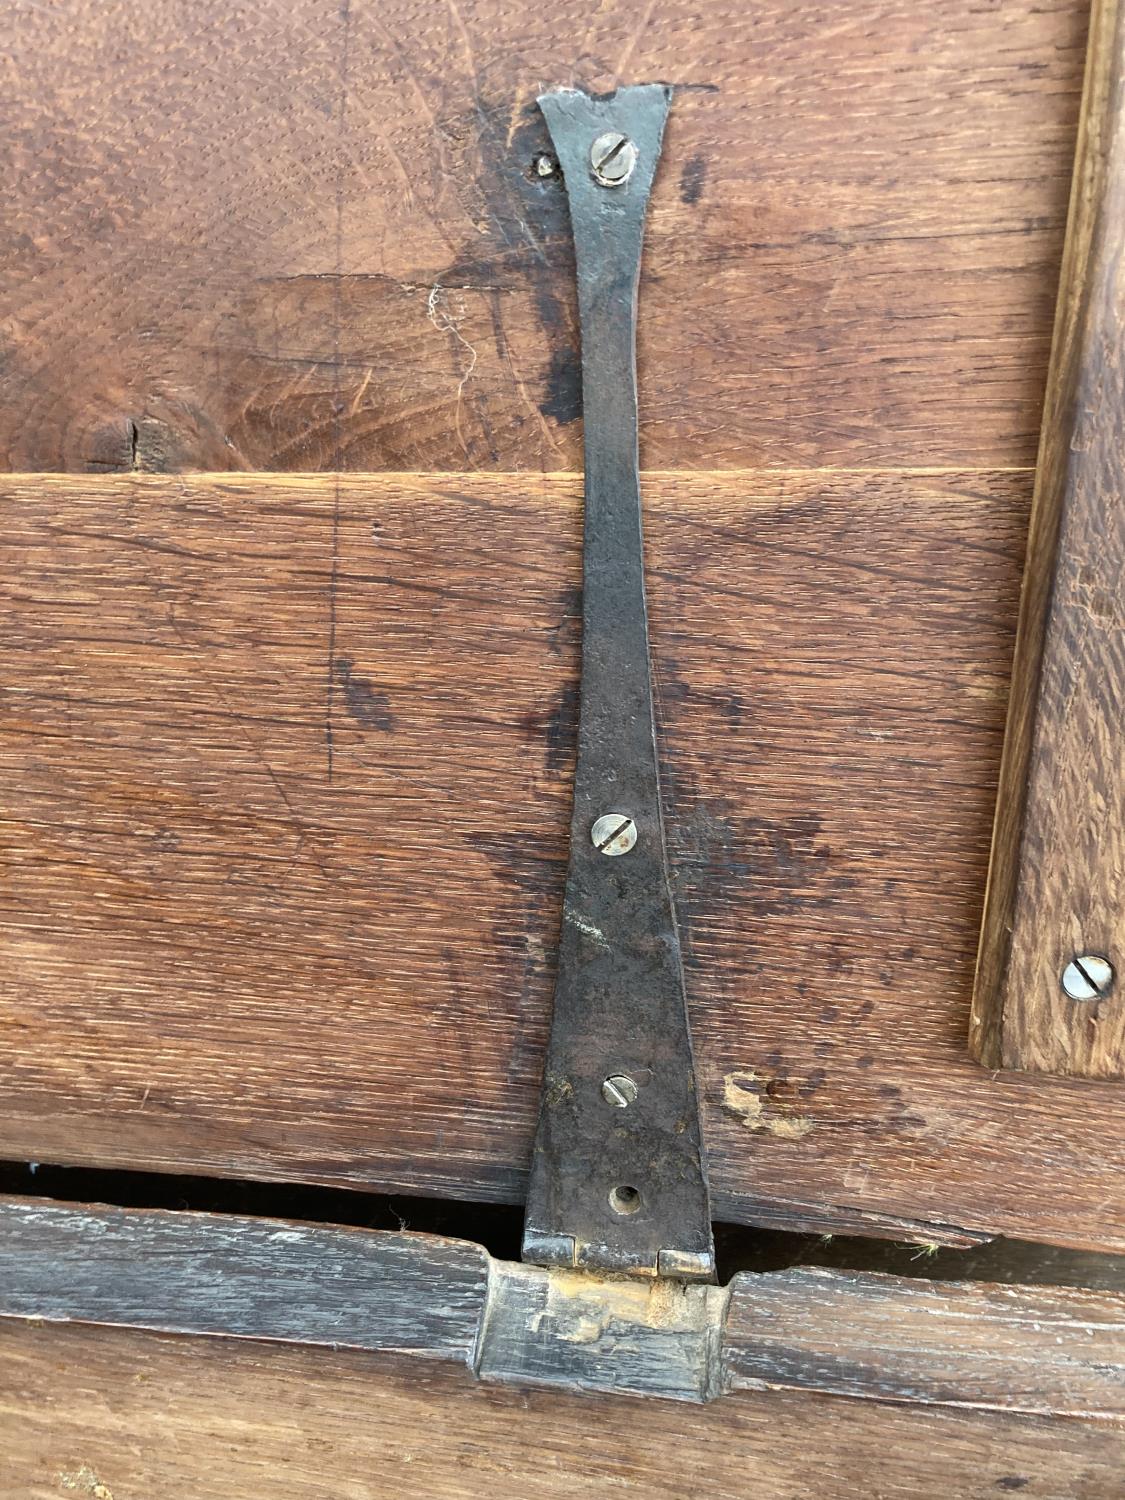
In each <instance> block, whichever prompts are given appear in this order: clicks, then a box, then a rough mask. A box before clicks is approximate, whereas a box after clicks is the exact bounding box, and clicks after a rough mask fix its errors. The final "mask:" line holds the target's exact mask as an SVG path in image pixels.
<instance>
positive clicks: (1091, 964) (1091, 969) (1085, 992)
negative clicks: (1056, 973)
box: [1062, 953, 1113, 1000]
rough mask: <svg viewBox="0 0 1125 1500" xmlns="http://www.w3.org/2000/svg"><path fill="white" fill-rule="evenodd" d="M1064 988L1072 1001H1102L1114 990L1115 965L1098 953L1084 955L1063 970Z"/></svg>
mask: <svg viewBox="0 0 1125 1500" xmlns="http://www.w3.org/2000/svg"><path fill="white" fill-rule="evenodd" d="M1062 987H1063V991H1064V992H1065V994H1066V995H1067V996H1068V997H1069V998H1070V999H1071V1000H1101V999H1103V998H1104V997H1105V996H1106V995H1108V994H1109V992H1110V990H1111V989H1112V988H1113V965H1112V964H1111V963H1110V961H1109V959H1108V958H1100V957H1099V956H1098V955H1097V954H1096V953H1082V954H1080V955H1079V956H1078V957H1077V958H1074V959H1071V961H1070V963H1068V964H1067V966H1066V968H1065V969H1064V970H1063V974H1062Z"/></svg>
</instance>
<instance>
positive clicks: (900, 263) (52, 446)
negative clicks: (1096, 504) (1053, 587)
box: [0, 0, 1087, 472]
mask: <svg viewBox="0 0 1125 1500" xmlns="http://www.w3.org/2000/svg"><path fill="white" fill-rule="evenodd" d="M1086 12H1087V5H1086V4H1085V3H1084V0H1041V3H1038V4H1035V5H1011V4H1007V5H1005V4H995V3H986V4H982V3H980V0H931V3H929V4H926V5H921V6H920V5H918V4H916V3H915V0H849V3H848V4H847V5H846V6H836V7H833V6H829V5H824V4H818V5H793V4H792V3H791V0H763V3H760V4H755V5H753V6H747V5H745V4H743V3H741V0H708V4H706V5H704V6H700V5H697V4H693V3H691V0H654V3H650V4H648V5H646V6H644V7H640V8H638V7H636V6H628V5H620V4H613V5H598V6H591V5H589V4H587V3H584V0H581V3H580V0H556V3H555V4H552V5H550V6H546V7H539V8H536V7H529V6H528V5H527V4H526V3H524V0H459V3H457V4H452V3H451V4H449V5H448V6H444V5H435V4H419V3H418V0H383V3H380V4H379V5H359V4H354V3H349V0H343V3H342V4H341V3H340V0H248V3H243V4H240V5H238V6H237V7H222V6H215V5H207V6H200V5H199V4H196V3H193V0H121V3H118V4H115V5H110V6H107V5H105V4H104V3H101V0H69V3H68V4H67V5H66V6H65V7H60V6H54V5H49V4H26V5H19V6H16V7H13V8H11V9H10V11H9V14H8V15H7V16H6V17H5V18H4V19H3V21H2V22H0V26H2V28H3V31H2V37H0V39H2V43H3V54H4V56H5V57H7V58H8V59H9V64H8V68H7V72H6V80H5V81H6V94H7V98H8V110H7V117H8V118H7V129H6V130H5V134H4V151H5V173H4V180H5V182H6V184H7V186H8V194H9V196H8V202H7V204H6V213H5V216H4V226H3V229H2V231H0V236H2V237H0V267H2V268H3V270H2V273H0V316H2V318H3V324H2V330H3V353H4V360H3V370H2V372H0V460H2V461H3V463H4V464H5V465H6V466H7V467H9V468H11V469H15V470H26V469H41V470H51V469H56V470H62V469H66V470H77V471H80V472H81V471H87V470H92V471H97V470H104V469H128V468H131V467H133V466H138V467H141V468H144V469H158V470H169V469H173V470H174V469H185V468H186V469H229V468H234V469H238V468H242V469H263V468H264V469H283V470H302V469H303V470H313V469H329V468H332V469H337V470H338V469H353V470H363V469H393V470H403V469H450V470H465V469H492V470H513V469H573V468H575V467H577V465H578V462H579V451H580V449H579V440H580V423H579V422H578V420H577V418H578V366H577V352H576V339H577V318H576V311H575V305H574V291H573V280H574V277H573V263H572V259H571V251H570V244H569V232H568V227H567V221H566V212H565V206H564V202H563V194H562V190H561V185H560V183H559V182H558V181H557V180H556V179H551V178H546V179H543V178H540V177H538V176H537V175H536V173H535V171H534V170H533V167H532V163H533V161H534V159H535V158H536V156H537V154H538V153H539V152H540V151H542V150H545V149H546V148H547V146H548V140H547V135H546V131H545V129H544V126H543V123H542V121H541V119H540V117H539V114H538V111H537V109H536V106H535V102H534V101H535V95H536V92H537V91H538V90H539V89H541V88H543V87H549V86H552V85H559V84H567V83H572V82H574V83H579V84H582V85H584V86H586V87H590V88H594V89H604V88H612V87H614V86H616V84H617V83H618V82H643V81H651V80H665V81H669V82H671V83H673V84H675V85H676V86H677V94H676V101H675V105H674V108H673V112H672V119H671V123H670V126H669V130H668V136H667V145H666V153H665V158H664V160H663V162H662V165H661V168H660V175H659V178H658V180H657V185H656V193H655V198H654V201H653V207H652V214H651V225H650V234H649V241H648V252H647V265H646V274H645V282H644V288H643V292H642V314H641V377H642V379H641V383H642V445H643V451H644V454H645V460H646V463H647V464H648V465H649V466H650V467H661V468H680V467H685V468H693V469H704V470H706V469H712V468H726V467H732V468H741V467H748V466H755V465H763V464H770V465H780V466H791V465H808V466H815V465H822V464H828V465H845V464H853V465H854V464H868V465H879V464H882V465H892V464H895V465H897V464H901V463H913V464H953V465H965V466H986V467H993V466H1004V465H1010V464H1023V463H1030V462H1031V461H1032V460H1033V456H1034V449H1035V438H1036V432H1037V428H1038V417H1039V407H1040V402H1041V399H1042V390H1043V381H1044V375H1045V370H1046V362H1047V353H1048V345H1049V340H1050V329H1051V313H1052V307H1053V304H1054V296H1055V286H1056V281H1057V275H1058V262H1059V256H1060V250H1061V240H1062V228H1063V219H1064V216H1065V211H1066V201H1067V189H1068V183H1069V179H1070V168H1071V161H1072V157H1073V147H1074V132H1075V120H1076V115H1077V108H1078V98H1079V92H1080V86H1081V70H1082V53H1083V41H1084V29H1085V24H1086Z"/></svg>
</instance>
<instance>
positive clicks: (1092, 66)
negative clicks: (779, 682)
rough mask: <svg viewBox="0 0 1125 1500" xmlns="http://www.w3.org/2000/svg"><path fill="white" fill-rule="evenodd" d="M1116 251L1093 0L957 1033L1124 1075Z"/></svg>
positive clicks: (1118, 190) (1120, 223)
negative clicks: (989, 842) (993, 801)
mask: <svg viewBox="0 0 1125 1500" xmlns="http://www.w3.org/2000/svg"><path fill="white" fill-rule="evenodd" d="M1123 265H1125V10H1123V8H1122V6H1121V5H1120V4H1119V3H1117V0H1101V3H1099V4H1097V5H1095V7H1094V25H1093V30H1092V35H1091V48H1090V63H1089V73H1088V79H1087V87H1086V97H1085V101H1084V109H1083V122H1082V132H1081V138H1080V151H1079V157H1078V163H1077V166H1076V171H1075V185H1074V196H1073V201H1072V205H1071V223H1070V231H1069V241H1068V249H1067V258H1066V264H1065V267H1064V277H1063V286H1062V291H1061V295H1060V302H1059V314H1058V320H1057V326H1056V334H1055V353H1054V360H1053V364H1052V370H1051V383H1050V389H1049V395H1048V402H1047V408H1046V412H1045V416H1044V425H1043V440H1042V446H1041V449H1040V459H1039V472H1038V477H1037V483H1036V495H1035V504H1034V508H1033V512H1032V524H1031V535H1030V541H1029V547H1028V561H1027V572H1026V576H1025V579H1024V589H1023V600H1022V606H1021V616H1020V630H1019V638H1018V644H1017V650H1016V660H1015V665H1014V669H1013V686H1012V700H1011V708H1010V716H1009V726H1008V738H1007V742H1006V745H1005V753H1004V764H1003V769H1002V773H1001V782H1000V795H999V806H998V812H997V821H996V830H995V836H994V841H993V854H992V869H991V875H990V880H989V894H988V901H987V906H986V911H985V917H984V925H983V930H982V937H981V949H980V958H979V964H978V973H977V988H976V996H975V1002H974V1010H973V1022H972V1033H971V1035H972V1044H973V1047H974V1050H975V1052H976V1054H977V1056H978V1057H979V1058H980V1059H981V1061H982V1062H984V1063H986V1064H987V1065H988V1066H989V1067H1004V1068H1018V1069H1027V1070H1029V1071H1033V1072H1048V1073H1074V1074H1080V1075H1086V1076H1090V1077H1102V1078H1121V1077H1125V987H1123V983H1122V981H1123V980H1125V628H1123V627H1125V584H1123V581H1122V580H1123V579H1125V447H1123V444H1125V373H1123V365H1122V358H1123V356H1122V345H1123V341H1125V271H1123ZM1075 960H1077V964H1076V966H1075V968H1072V969H1070V979H1069V980H1067V981H1066V982H1065V983H1064V976H1065V975H1066V972H1067V969H1068V965H1071V964H1072V962H1073V961H1075ZM1107 964H1108V969H1105V968H1103V967H1102V966H1104V965H1107ZM1087 976H1090V978H1091V979H1092V981H1093V982H1090V980H1089V979H1088V977H1087ZM1114 976H1116V981H1115V978H1114ZM1067 985H1069V992H1068V988H1067ZM1076 987H1077V988H1076Z"/></svg>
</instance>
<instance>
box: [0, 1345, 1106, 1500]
mask: <svg viewBox="0 0 1125 1500" xmlns="http://www.w3.org/2000/svg"><path fill="white" fill-rule="evenodd" d="M1123 1461H1125V1437H1123V1434H1122V1433H1121V1431H1120V1430H1119V1429H1113V1428H1106V1427H1102V1426H1100V1425H1099V1424H1094V1423H1087V1422H1080V1421H1073V1420H1054V1421H1052V1420H1050V1419H1047V1418H1042V1417H1021V1416H1012V1415H999V1414H994V1413H983V1412H955V1411H940V1410H939V1411H926V1412H920V1411H917V1410H913V1411H911V1410H904V1409H902V1408H900V1407H896V1406H891V1405H884V1404H881V1403H876V1402H852V1401H846V1400H842V1399H841V1398H839V1397H832V1396H817V1395H810V1394H806V1393H803V1392H785V1393H782V1392H761V1393H754V1392H742V1393H740V1394H739V1395H737V1396H732V1397H730V1398H729V1399H724V1400H723V1401H720V1402H718V1403H716V1404H715V1405H713V1406H703V1407H696V1406H682V1405H679V1404H677V1403H674V1402H668V1401H637V1400H635V1399H631V1398H629V1397H610V1396H590V1395H567V1394H564V1393H561V1392H557V1391H526V1390H523V1391H511V1390H505V1389H503V1388H500V1387H488V1386H479V1385H476V1384H474V1383H473V1381H472V1379H471V1377H470V1376H469V1375H468V1373H467V1372H465V1371H458V1370H453V1369H445V1368H441V1367H430V1368H427V1369H425V1370H424V1371H421V1372H420V1371H419V1368H418V1366H417V1364H416V1363H412V1364H410V1365H409V1366H405V1365H403V1366H400V1367H398V1368H396V1367H395V1366H394V1365H393V1364H392V1365H388V1364H387V1362H386V1360H385V1359H384V1358H379V1357H375V1356H371V1355H367V1354H360V1353H356V1352H354V1351H353V1352H346V1351H340V1352H338V1353H332V1352H330V1351H328V1350H324V1349H296V1348H293V1349H286V1348H269V1347H266V1346H261V1345H253V1344H238V1343H235V1342H225V1341H218V1340H202V1339H182V1338H181V1339H177V1338H173V1337H161V1336H158V1335H155V1334H144V1333H129V1332H124V1331H122V1330H118V1329H100V1328H61V1327H35V1326H19V1325H8V1326H0V1491H2V1492H3V1493H5V1494H11V1495H13V1496H17V1495H18V1496H19V1497H20V1500H58V1497H59V1496H60V1495H70V1494H75V1495H77V1496H80V1497H83V1500H85V1497H87V1496H93V1497H95V1500H135V1497H141V1496H156V1495H180V1494H184V1495H191V1496H192V1497H193V1500H276V1497H277V1496H278V1495H280V1494H284V1495H285V1496H286V1497H287V1500H322V1497H323V1496H325V1495H326V1494H330V1495H332V1496H333V1497H335V1496H340V1497H346V1500H383V1497H385V1500H399V1497H401V1496H403V1495H424V1496H427V1497H433V1500H479V1497H480V1496H481V1495H485V1494H487V1495H489V1496H491V1497H494V1500H586V1497H594V1496H604V1495H605V1494H607V1493H610V1494H613V1495H621V1496H625V1497H630V1496H636V1497H641V1500H698V1497H699V1496H700V1495H706V1496H708V1497H711V1500H745V1497H746V1495H747V1493H748V1487H750V1488H752V1490H753V1493H754V1494H755V1495H757V1496H761V1497H763V1500H807V1497H808V1496H811V1495H815V1496H816V1497H817V1500H873V1497H876V1496H877V1497H878V1500H920V1497H923V1496H925V1497H929V1496H935V1497H936V1496H940V1497H942V1500H996V1497H997V1496H1002V1495H1004V1494H1007V1493H1018V1494H1019V1496H1020V1497H1021V1500H1058V1497H1060V1496H1066V1497H1067V1500H1119V1496H1120V1493H1121V1469H1122V1464H1123Z"/></svg>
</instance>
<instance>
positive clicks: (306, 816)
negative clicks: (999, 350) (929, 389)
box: [0, 472, 1125, 1248]
mask: <svg viewBox="0 0 1125 1500" xmlns="http://www.w3.org/2000/svg"><path fill="white" fill-rule="evenodd" d="M1029 484H1030V475H1029V474H1027V473H1023V472H1021V473H1001V474H994V475H980V474H976V475H963V474H956V473H941V474H937V473H915V474H902V473H894V474H874V473H840V472H836V473H828V474H820V475H809V474H799V473H786V474H768V473H767V474H762V473H758V474H752V473H748V474H742V475H739V476H729V477H726V478H724V477H723V476H721V475H699V476H687V475H678V476H677V475H651V476H649V477H648V478H647V479H646V485H645V493H646V505H647V513H648V520H649V533H648V558H649V568H650V575H651V576H650V594H651V600H650V602H651V614H652V630H653V640H654V651H655V665H656V678H657V683H658V694H659V703H660V710H659V711H660V715H661V719H662V722H663V725H664V731H663V740H662V756H663V764H664V772H665V790H666V795H667V802H668V822H669V834H670V839H671V846H672V851H673V863H674V867H675V870H676V878H677V886H678V907H679V911H680V914H681V919H682V924H683V935H684V945H685V960H686V964H687V971H688V994H689V1002H690V1004H691V1007H692V1017H693V1030H694V1034H695V1037H696V1043H697V1056H698V1064H699V1069H700V1083H701V1089H702V1097H703V1107H704V1111H705V1121H706V1126H705V1128H706V1132H707V1138H708V1143H709V1150H710V1154H711V1164H712V1165H711V1175H712V1183H713V1187H714V1199H715V1205H716V1212H717V1214H718V1215H719V1216H720V1217H724V1218H734V1219H737V1220H741V1221H743V1222H760V1223H765V1224H776V1225H785V1226H789V1227H794V1226H795V1227H816V1228H819V1229H824V1230H833V1231H842V1230H846V1229H849V1228H850V1229H853V1230H856V1231H858V1232H879V1233H887V1234H892V1235H897V1236H900V1237H903V1238H917V1239H923V1240H937V1241H942V1240H953V1241H956V1240H958V1239H961V1240H963V1239H964V1238H965V1237H966V1236H969V1237H971V1236H974V1235H980V1234H987V1233H991V1232H999V1231H1003V1232H1007V1233H1009V1234H1019V1235H1021V1236H1022V1237H1025V1238H1039V1239H1047V1240H1054V1241H1057V1242H1059V1243H1064V1244H1065V1243H1069V1244H1075V1245H1086V1246H1091V1247H1099V1246H1100V1247H1104V1248H1113V1247H1120V1246H1121V1245H1122V1244H1125V1226H1123V1223H1122V1218H1121V1215H1122V1212H1123V1208H1125V1205H1123V1199H1125V1194H1123V1193H1122V1191H1121V1188H1122V1182H1123V1180H1125V1131H1123V1129H1122V1119H1123V1111H1125V1097H1123V1096H1122V1093H1121V1091H1120V1090H1119V1089H1117V1088H1115V1087H1114V1086H1113V1085H1102V1084H1097V1083H1090V1082H1079V1081H1066V1080H1058V1081H1053V1082H1050V1083H1045V1082H1044V1081H1042V1080H1035V1079H1032V1078H1029V1077H1023V1076H1019V1075H1015V1074H1013V1075H1008V1076H1004V1077H991V1076H989V1075H988V1074H987V1073H985V1072H984V1071H982V1070H981V1069H979V1068H978V1067H977V1066H976V1065H975V1064H974V1063H973V1062H972V1061H971V1060H970V1059H969V1057H968V1054H967V1052H966V1049H965V1045H964V1035H965V1027H966V1025H967V1019H968V1014H967V1013H968V999H969V990H970V985H971V976H972V962H973V951H974V948H975V944H976V934H977V930H978V922H979V907H980V901H981V893H982V888H983V881H984V872H985V862H986V854H987V844H988V823H989V819H990V816H991V807H992V795H993V778H994V775H995V770H996V763H997V759H998V755H999V748H1000V735H1001V728H1002V722H1003V716H1004V697H1005V689H1006V672H1007V667H1008V661H1009V652H1010V649H1011V638H1010V628H1011V622H1012V620H1013V618H1014V612H1015V598H1016V589H1017V586H1018V574H1019V559H1020V551H1021V544H1022V536H1023V527H1024V521H1025V507H1026V503H1027V498H1028V489H1029ZM6 488H7V500H6V509H5V516H6V520H5V526H4V533H5V537H6V542H7V548H6V556H5V558H4V563H3V568H2V570H0V580H2V584H0V587H2V590H3V593H2V599H3V608H4V621H3V628H4V631H5V640H6V643H7V645H6V655H5V682H6V686H7V693H6V716H5V720H4V729H5V733H4V739H3V751H2V754H3V760H2V764H0V770H2V776H0V782H2V795H3V798H4V812H3V817H4V823H3V833H4V838H5V842H6V846H7V852H6V861H5V862H6V870H7V878H6V884H5V886H4V888H3V891H2V893H0V899H2V902H3V908H2V916H3V922H4V931H5V945H6V961H5V964H4V967H3V972H2V974H0V995H2V1001H0V1005H2V1009H0V1028H2V1029H0V1039H2V1045H3V1057H2V1066H3V1079H4V1090H5V1102H4V1108H3V1110H2V1111H0V1151H2V1152H3V1153H4V1154H7V1155H9V1156H11V1157H13V1158H17V1159H23V1160H26V1159H32V1160H45V1161H62V1162H85V1163H90V1164H94V1165H99V1166H108V1165H113V1164H117V1165H132V1166H145V1167H157V1168H163V1169H170V1170H178V1171H191V1170H197V1171H204V1172H210V1173H219V1174H227V1175H234V1176H248V1177H264V1178H275V1179H276V1178H293V1179H299V1180H308V1181H325V1182H333V1183H340V1184H345V1185H352V1186H360V1187H362V1186H371V1185H380V1186H385V1187H392V1188H396V1189H397V1188H406V1189H408V1190H413V1191H427V1192H437V1193H444V1194H448V1195H449V1196H452V1197H458V1196H465V1195H468V1196H477V1195H480V1196H484V1197H494V1198H503V1199H519V1198H520V1197H521V1196H522V1192H523V1184H524V1174H525V1172H526V1167H527V1160H528V1154H529V1151H530V1145H531V1138H532V1130H533V1123H534V1116H535V1108H536V1098H537V1089H538V1082H539V1073H540V1069H541V1066H542V1058H543V1052H544V1044H545V1038H546V1030H547V1021H548V1014H549V1008H550V997H551V986H552V978H553V975H552V964H553V954H554V948H555V943H556V938H557V932H558V922H559V919H560V906H561V900H562V888H563V878H564V861H565V841H566V827H567V819H568V806H569V798H570V778H571V773H572V765H573V760H572V755H573V738H574V689H575V683H576V676H577V635H578V626H579V601H578V597H577V589H578V584H579V578H580V567H579V538H580V528H581V518H580V496H579V485H578V483H577V481H575V480H573V479H570V478H566V477H563V476H559V477H555V478H547V479H545V478H542V477H537V478H532V477H530V476H522V477H521V476H506V477H505V476H480V477H479V478H473V477H471V476H457V477H454V476H446V477H438V478H433V477H430V478H427V477H424V476H400V477H394V476H383V477H381V478H376V477H366V478H356V479H348V478H344V479H341V480H340V481H339V482H338V483H337V482H336V481H335V480H333V479H331V478H328V477H325V478H316V477H311V478H310V477H305V478H287V477H282V476H277V477H273V478H268V477H267V478H256V479H250V478H247V477H241V476H233V475H232V476H227V477H221V476H220V477H210V478H199V479H190V478H184V477H181V478H164V479H162V478H159V477H152V476H137V477H132V478H131V477H115V478H106V477H102V478H75V479H66V478H42V479H34V478H28V479H23V480H11V481H8V482H7V486H6ZM330 663H331V670H330ZM1064 1182H1065V1184H1066V1191H1065V1193H1063V1192H1061V1191H1060V1189H1059V1184H1060V1183H1064Z"/></svg>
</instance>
